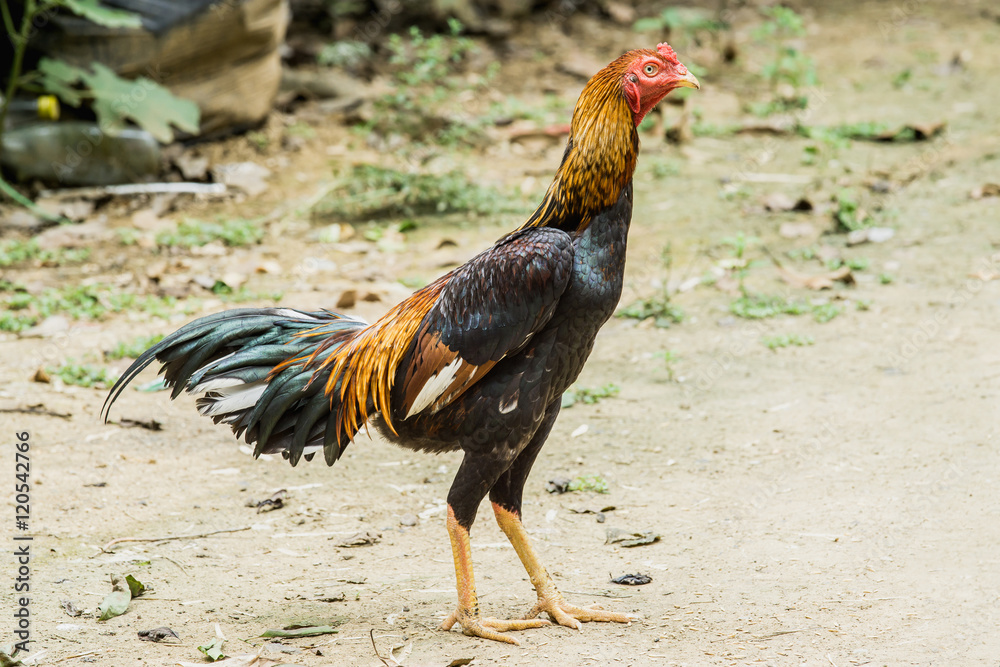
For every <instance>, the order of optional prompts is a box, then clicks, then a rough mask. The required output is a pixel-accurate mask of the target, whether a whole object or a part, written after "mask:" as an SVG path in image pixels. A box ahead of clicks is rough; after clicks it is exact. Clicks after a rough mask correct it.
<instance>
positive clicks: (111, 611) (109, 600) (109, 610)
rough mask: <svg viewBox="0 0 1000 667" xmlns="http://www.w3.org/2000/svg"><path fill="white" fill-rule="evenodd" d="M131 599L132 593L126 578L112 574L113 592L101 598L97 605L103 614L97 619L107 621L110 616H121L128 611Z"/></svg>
mask: <svg viewBox="0 0 1000 667" xmlns="http://www.w3.org/2000/svg"><path fill="white" fill-rule="evenodd" d="M131 599H132V593H131V592H130V591H129V586H128V583H127V582H126V581H125V579H124V578H122V577H119V576H118V575H116V574H112V575H111V592H110V593H108V594H107V595H106V596H105V598H104V599H103V600H101V604H99V605H98V606H97V608H98V609H99V610H100V612H101V615H100V617H99V618H98V619H97V620H99V621H106V620H108V619H109V618H114V617H115V616H121V615H122V614H124V613H125V612H126V611H128V603H129V601H130V600H131Z"/></svg>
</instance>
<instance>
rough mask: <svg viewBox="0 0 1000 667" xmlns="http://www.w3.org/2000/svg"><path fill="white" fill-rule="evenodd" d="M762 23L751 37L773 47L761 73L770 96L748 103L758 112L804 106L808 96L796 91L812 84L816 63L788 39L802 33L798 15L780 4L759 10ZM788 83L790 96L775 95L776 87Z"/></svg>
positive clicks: (799, 35) (787, 109) (770, 112)
mask: <svg viewBox="0 0 1000 667" xmlns="http://www.w3.org/2000/svg"><path fill="white" fill-rule="evenodd" d="M761 13H762V14H763V15H764V18H765V20H764V22H763V23H762V24H761V25H760V26H758V27H757V29H756V30H755V31H754V37H755V39H756V40H757V41H758V42H760V43H762V44H765V45H768V46H770V47H771V48H772V49H773V53H772V57H771V60H770V61H768V62H767V64H765V65H764V67H763V69H762V70H761V75H762V76H763V77H764V79H765V80H766V81H767V82H768V83H770V84H771V88H772V90H773V91H774V96H773V97H772V99H771V100H770V101H767V102H763V103H758V104H756V105H751V106H752V109H751V110H752V111H753V112H754V113H756V114H758V115H768V114H772V113H777V112H784V111H790V110H795V109H805V108H806V107H807V106H808V102H809V100H808V98H807V97H806V96H805V95H803V94H802V93H800V92H799V91H800V90H801V89H802V88H805V87H809V86H815V85H816V84H817V83H818V78H817V76H816V62H815V61H814V60H813V59H812V58H811V57H809V56H807V55H806V54H804V53H802V52H801V51H799V50H798V48H796V47H795V46H793V45H791V44H790V43H789V42H790V40H792V39H794V38H799V37H803V36H804V35H805V34H806V29H805V25H804V24H803V21H802V17H801V16H799V14H798V13H797V12H796V11H795V10H794V9H790V8H788V7H782V6H780V5H776V6H772V7H765V8H763V9H761ZM782 86H790V87H791V90H792V91H793V93H792V94H791V95H788V94H787V93H785V94H779V90H780V87H782Z"/></svg>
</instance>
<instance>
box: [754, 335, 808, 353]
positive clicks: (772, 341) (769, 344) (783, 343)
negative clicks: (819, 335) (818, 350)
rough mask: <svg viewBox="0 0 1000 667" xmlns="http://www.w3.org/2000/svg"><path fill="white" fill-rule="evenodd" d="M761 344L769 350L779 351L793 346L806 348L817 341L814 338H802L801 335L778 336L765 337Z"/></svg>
mask: <svg viewBox="0 0 1000 667" xmlns="http://www.w3.org/2000/svg"><path fill="white" fill-rule="evenodd" d="M760 342H761V343H763V344H764V346H765V347H766V348H767V349H769V350H777V349H778V348H782V347H790V346H792V345H797V346H805V345H812V344H813V343H814V342H815V341H814V340H813V337H812V336H800V335H799V334H778V335H775V336H764V337H763V338H761V339H760Z"/></svg>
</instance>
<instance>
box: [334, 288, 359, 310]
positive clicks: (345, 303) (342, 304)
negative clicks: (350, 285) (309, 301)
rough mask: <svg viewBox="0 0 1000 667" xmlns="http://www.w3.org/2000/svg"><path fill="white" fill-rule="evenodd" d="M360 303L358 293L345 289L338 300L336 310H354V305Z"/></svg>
mask: <svg viewBox="0 0 1000 667" xmlns="http://www.w3.org/2000/svg"><path fill="white" fill-rule="evenodd" d="M357 302H358V291H357V290H353V289H345V290H344V291H343V292H341V293H340V297H338V298H337V303H336V304H335V307H336V308H353V307H354V304H356V303H357Z"/></svg>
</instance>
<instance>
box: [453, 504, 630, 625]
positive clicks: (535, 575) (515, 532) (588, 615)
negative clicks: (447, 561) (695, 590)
mask: <svg viewBox="0 0 1000 667" xmlns="http://www.w3.org/2000/svg"><path fill="white" fill-rule="evenodd" d="M493 513H494V514H495V515H496V518H497V524H499V525H500V530H502V531H503V532H504V534H505V535H506V536H507V539H508V540H510V543H511V545H513V547H514V551H516V552H517V556H518V558H520V559H521V564H522V565H524V569H525V570H527V571H528V576H529V577H530V578H531V585H532V586H534V587H535V592H536V593H537V594H538V602H537V603H536V604H535V606H534V607H532V608H531V611H530V612H528V615H527V616H526V618H535V617H536V616H538V614H540V613H541V612H543V611H544V612H545V613H547V614H548V615H549V616H551V617H552V619H553V620H554V621H556V622H557V623H558V624H559V625H565V626H566V627H568V628H575V629H577V630H579V629H580V627H581V621H583V622H587V621H611V622H615V623H628V622H630V621H631V620H632V619H630V618H629V617H628V616H626V615H625V614H618V613H615V612H610V611H603V610H602V609H601V608H600V607H599V606H597V605H594V606H592V607H576V606H574V605H571V604H569V603H568V602H566V600H564V599H563V596H562V594H561V593H560V592H559V591H558V590H556V585H555V583H554V582H553V581H552V577H550V576H549V573H548V572H546V571H545V568H544V567H543V566H542V564H541V562H539V560H538V554H536V553H535V550H534V549H533V548H532V546H531V543H530V542H529V541H528V533H527V531H525V530H524V525H523V524H522V523H521V517H520V516H518V515H517V514H515V513H514V512H511V511H509V510H506V509H504V508H503V507H501V506H500V505H498V504H496V503H493ZM452 544H454V541H453V542H452ZM457 562H458V560H457V556H456V563H457ZM470 573H471V570H470Z"/></svg>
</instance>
